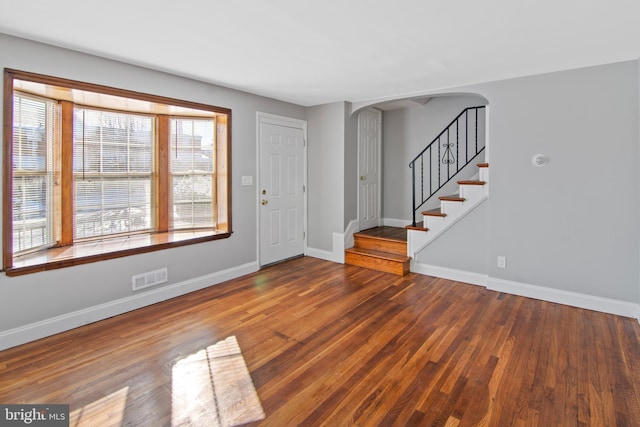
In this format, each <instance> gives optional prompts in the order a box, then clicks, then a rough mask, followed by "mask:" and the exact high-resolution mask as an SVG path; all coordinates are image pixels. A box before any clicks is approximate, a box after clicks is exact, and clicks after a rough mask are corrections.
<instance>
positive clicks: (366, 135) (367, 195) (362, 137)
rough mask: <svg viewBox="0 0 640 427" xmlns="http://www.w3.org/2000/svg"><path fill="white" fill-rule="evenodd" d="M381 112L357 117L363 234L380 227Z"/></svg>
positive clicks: (376, 111)
mask: <svg viewBox="0 0 640 427" xmlns="http://www.w3.org/2000/svg"><path fill="white" fill-rule="evenodd" d="M381 128H382V112H381V111H380V110H363V111H361V112H360V113H359V115H358V177H359V185H358V218H359V220H360V230H366V229H368V228H373V227H377V226H379V225H380V215H381V213H380V211H381V209H380V191H381V189H380V178H381V177H380V161H381V159H380V155H381Z"/></svg>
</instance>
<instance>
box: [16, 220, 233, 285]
mask: <svg viewBox="0 0 640 427" xmlns="http://www.w3.org/2000/svg"><path fill="white" fill-rule="evenodd" d="M230 236H231V233H230V232H228V231H219V230H218V231H216V230H198V231H173V232H167V233H155V234H140V235H135V236H129V237H119V238H113V239H102V240H95V241H90V242H83V243H76V244H74V245H72V246H64V247H58V248H51V249H47V250H44V251H40V252H35V253H32V254H28V255H22V256H19V257H15V258H14V260H13V267H11V268H9V269H7V270H6V274H7V276H20V275H23V274H30V273H37V272H40V271H47V270H55V269H58V268H65V267H71V266H74V265H80V264H88V263H92V262H98V261H104V260H108V259H114V258H121V257H125V256H129V255H136V254H142V253H146V252H153V251H159V250H162V249H168V248H175V247H178V246H186V245H193V244H196V243H202V242H208V241H211V240H218V239H226V238H228V237H230Z"/></svg>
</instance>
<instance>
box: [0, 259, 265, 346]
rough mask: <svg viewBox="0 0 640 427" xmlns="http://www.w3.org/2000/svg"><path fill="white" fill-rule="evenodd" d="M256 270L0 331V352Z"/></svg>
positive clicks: (253, 267) (251, 266)
mask: <svg viewBox="0 0 640 427" xmlns="http://www.w3.org/2000/svg"><path fill="white" fill-rule="evenodd" d="M258 269H259V267H258V263H257V262H250V263H247V264H244V265H239V266H237V267H232V268H229V269H226V270H222V271H219V272H216V273H211V274H207V275H206V276H201V277H197V278H195V279H190V280H185V281H184V282H180V283H175V284H173V285H169V286H165V287H162V288H158V289H151V290H146V291H140V292H137V293H136V294H134V295H131V296H129V297H126V298H121V299H118V300H115V301H110V302H107V303H104V304H99V305H96V306H93V307H88V308H84V309H82V310H78V311H74V312H71V313H67V314H63V315H60V316H56V317H52V318H50V319H46V320H41V321H39V322H35V323H31V324H29V325H25V326H20V327H17V328H14V329H9V330H6V331H0V350H5V349H7V348H10V347H15V346H17V345H20V344H24V343H27V342H30V341H35V340H37V339H40V338H44V337H47V336H50V335H54V334H57V333H59V332H63V331H68V330H70V329H74V328H77V327H79V326H83V325H86V324H88V323H93V322H97V321H99V320H103V319H107V318H109V317H113V316H117V315H119V314H122V313H126V312H128V311H133V310H136V309H138V308H142V307H146V306H148V305H151V304H156V303H158V302H161V301H165V300H168V299H171V298H175V297H178V296H180V295H185V294H188V293H190V292H194V291H197V290H200V289H204V288H207V287H209V286H212V285H216V284H218V283H221V282H225V281H227V280H231V279H234V278H236V277H240V276H244V275H245V274H250V273H254V272H256V271H258Z"/></svg>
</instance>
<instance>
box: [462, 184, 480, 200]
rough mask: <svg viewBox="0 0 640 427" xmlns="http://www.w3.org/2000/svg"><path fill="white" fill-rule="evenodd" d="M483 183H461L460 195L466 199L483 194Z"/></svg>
mask: <svg viewBox="0 0 640 427" xmlns="http://www.w3.org/2000/svg"><path fill="white" fill-rule="evenodd" d="M484 192H485V190H484V185H461V186H460V197H462V198H465V199H468V200H477V199H479V198H481V197H482V196H484Z"/></svg>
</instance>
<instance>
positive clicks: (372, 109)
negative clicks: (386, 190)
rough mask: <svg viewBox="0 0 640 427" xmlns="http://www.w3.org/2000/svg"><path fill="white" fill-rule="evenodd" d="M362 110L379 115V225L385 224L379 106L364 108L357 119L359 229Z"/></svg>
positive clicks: (380, 114) (380, 112)
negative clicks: (383, 215)
mask: <svg viewBox="0 0 640 427" xmlns="http://www.w3.org/2000/svg"><path fill="white" fill-rule="evenodd" d="M362 111H369V112H370V113H374V114H377V115H378V134H379V144H378V183H377V184H378V206H377V207H376V208H377V211H378V226H381V225H383V220H382V110H379V109H377V108H363V109H362V110H360V111H359V112H358V120H357V126H358V155H357V157H358V166H357V168H358V175H357V176H356V179H357V180H358V186H357V189H358V191H357V193H356V195H357V197H358V198H357V200H358V203H357V205H358V230H360V229H361V227H360V226H361V224H360V113H361V112H362Z"/></svg>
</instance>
